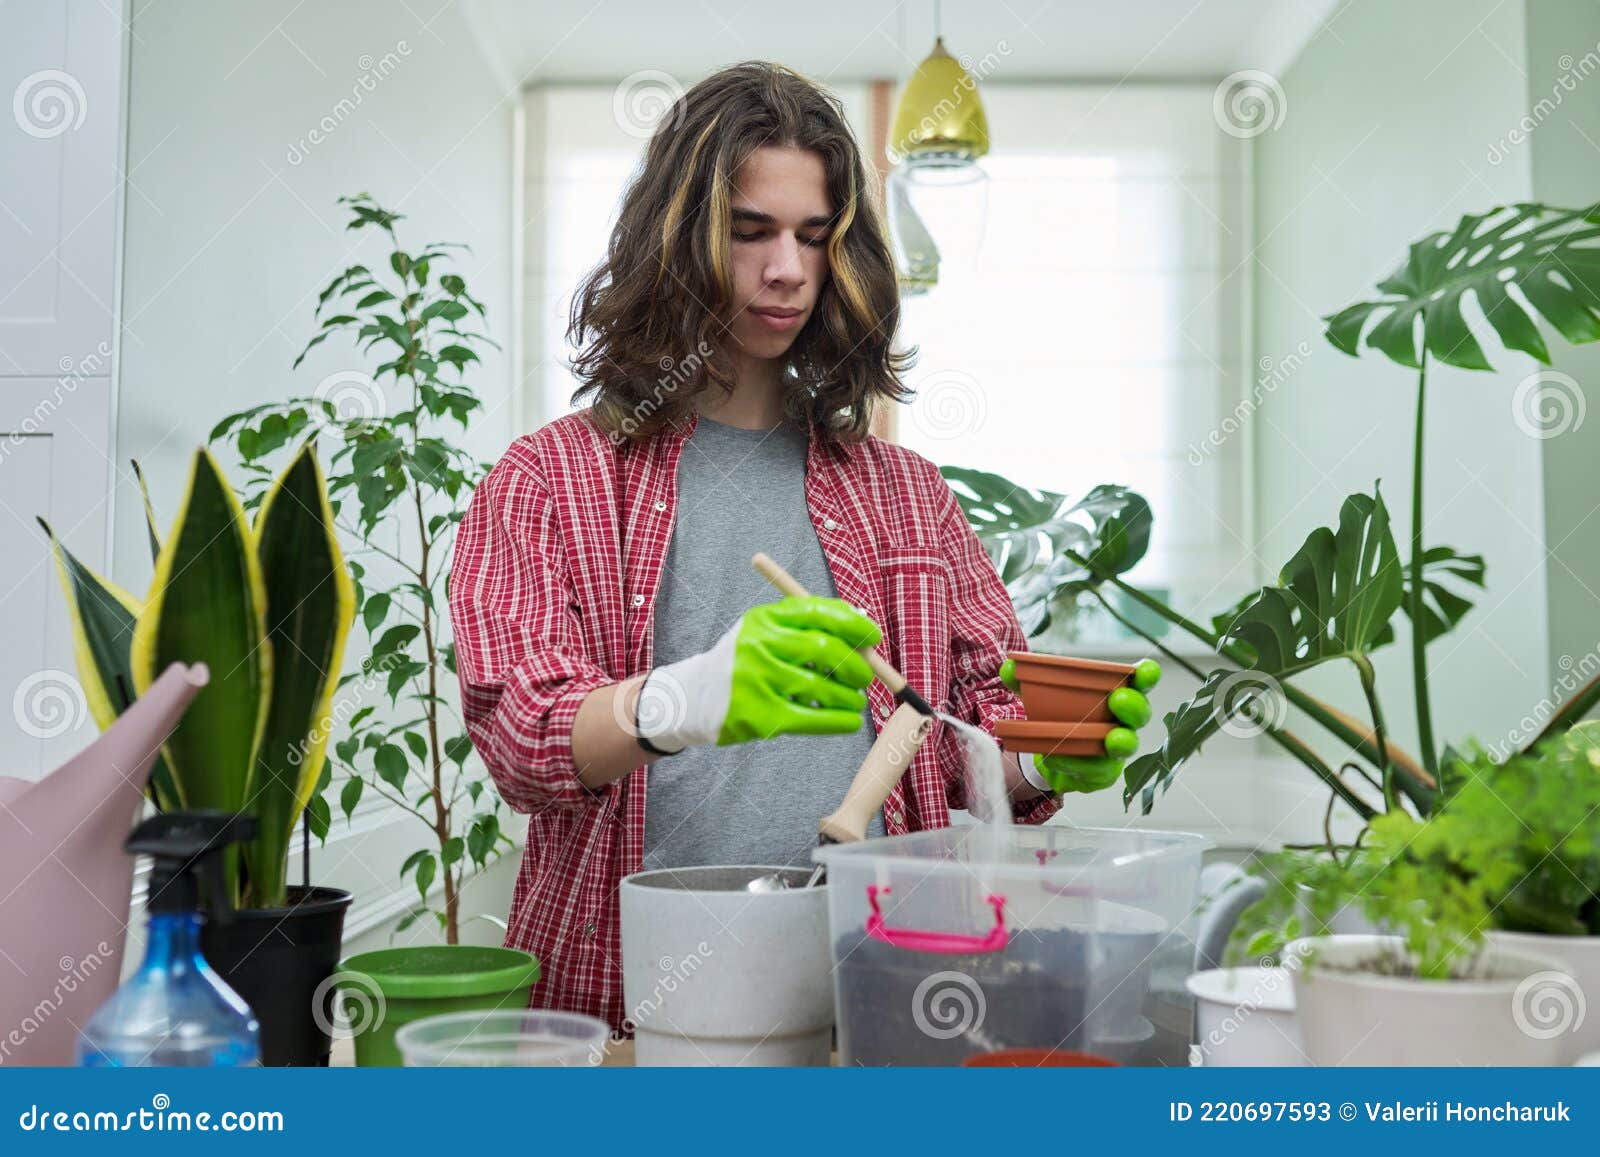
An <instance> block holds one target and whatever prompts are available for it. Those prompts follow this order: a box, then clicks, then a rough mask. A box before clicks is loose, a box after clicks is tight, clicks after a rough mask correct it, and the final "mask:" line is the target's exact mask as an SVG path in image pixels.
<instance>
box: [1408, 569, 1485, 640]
mask: <svg viewBox="0 0 1600 1157" xmlns="http://www.w3.org/2000/svg"><path fill="white" fill-rule="evenodd" d="M1410 574H1411V568H1410V567H1407V568H1406V576H1407V579H1408V581H1409V578H1410ZM1483 576H1484V564H1483V555H1481V554H1457V553H1456V552H1455V549H1454V548H1452V547H1448V546H1430V547H1429V548H1428V549H1427V550H1425V551H1424V552H1423V554H1422V641H1423V642H1424V643H1431V642H1433V640H1435V639H1437V638H1438V637H1439V636H1440V635H1443V634H1445V633H1447V632H1449V631H1451V630H1454V629H1455V625H1456V624H1457V623H1459V622H1460V621H1461V620H1462V619H1463V618H1464V617H1465V616H1466V613H1467V612H1468V611H1470V610H1471V609H1472V606H1473V603H1472V600H1471V599H1469V598H1467V597H1466V596H1465V595H1463V594H1462V593H1460V589H1459V588H1461V587H1465V586H1474V587H1477V588H1478V589H1479V590H1482V589H1483ZM1400 609H1401V610H1403V611H1405V612H1406V614H1407V615H1410V614H1411V605H1410V603H1409V602H1406V603H1402V604H1401V607H1400Z"/></svg>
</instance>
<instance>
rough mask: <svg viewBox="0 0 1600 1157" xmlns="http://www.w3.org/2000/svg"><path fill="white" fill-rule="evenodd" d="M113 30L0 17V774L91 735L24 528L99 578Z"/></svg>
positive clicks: (116, 159) (32, 7) (59, 619)
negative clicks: (61, 546) (46, 529)
mask: <svg viewBox="0 0 1600 1157" xmlns="http://www.w3.org/2000/svg"><path fill="white" fill-rule="evenodd" d="M125 27H126V13H125V12H124V10H123V7H122V5H121V4H120V3H117V2H116V0H112V2H111V3H97V2H96V0H35V2H30V3H28V4H21V5H9V6H7V7H5V8H4V9H3V10H0V97H3V98H4V99H5V104H4V109H3V111H0V536H3V538H0V541H3V542H4V543H5V546H4V548H3V549H0V640H3V642H4V646H3V647H0V774H11V775H24V776H27V775H37V774H38V773H39V771H40V770H42V769H48V768H50V767H52V766H54V765H55V764H56V763H57V762H59V761H60V760H61V759H64V758H65V757H66V756H67V755H69V754H70V753H71V752H73V751H75V750H77V749H78V748H79V747H81V746H83V745H84V744H85V743H87V742H88V741H89V740H90V739H91V738H92V737H93V735H94V734H95V727H94V723H93V721H92V720H90V719H89V718H88V716H87V714H86V712H85V711H84V709H83V699H82V692H81V689H80V688H79V687H78V686H77V682H76V678H75V673H74V670H73V662H72V639H71V634H70V630H69V628H68V619H67V616H66V614H65V608H64V606H63V601H62V597H61V594H60V592H59V590H58V589H57V585H56V576H55V571H54V567H53V565H52V563H51V560H50V555H49V551H48V547H47V543H46V540H45V538H44V535H43V532H42V531H41V530H40V529H39V526H38V524H37V522H36V521H35V517H36V516H43V517H44V518H46V519H48V520H49V521H50V523H51V525H52V526H53V527H54V528H55V530H56V532H57V533H58V534H59V535H60V536H61V538H62V540H63V541H64V542H66V543H67V545H68V546H70V547H71V548H72V550H73V551H74V552H75V553H77V554H78V556H79V557H80V558H82V559H83V560H84V562H85V563H87V564H89V565H90V566H93V567H95V568H96V569H102V568H103V567H104V566H105V563H106V542H107V527H108V518H109V514H110V510H109V506H110V500H111V486H110V479H111V474H112V469H113V467H112V459H113V457H114V448H113V446H112V434H111V431H112V424H111V423H112V409H113V397H114V391H113V382H114V368H115V367H114V357H115V348H116V315H115V303H116V300H117V244H118V221H119V218H120V210H121V197H122V193H121V188H122V185H121V179H120V174H121V156H122V154H121V148H122V146H121V142H122V138H123V129H122V124H123V105H124V59H125V52H124V43H123V37H124V30H125Z"/></svg>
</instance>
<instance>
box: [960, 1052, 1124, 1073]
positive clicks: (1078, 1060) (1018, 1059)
mask: <svg viewBox="0 0 1600 1157" xmlns="http://www.w3.org/2000/svg"><path fill="white" fill-rule="evenodd" d="M961 1067H962V1068H964V1069H1039V1068H1073V1069H1114V1068H1117V1067H1118V1065H1117V1062H1116V1061H1113V1060H1109V1059H1107V1058H1106V1057H1097V1056H1095V1055H1094V1054H1093V1053H1077V1052H1071V1051H1069V1050H1065V1049H1063V1050H1056V1049H998V1050H996V1051H995V1052H992V1053H974V1054H973V1055H972V1056H970V1057H968V1058H967V1059H966V1060H964V1061H962V1062H961Z"/></svg>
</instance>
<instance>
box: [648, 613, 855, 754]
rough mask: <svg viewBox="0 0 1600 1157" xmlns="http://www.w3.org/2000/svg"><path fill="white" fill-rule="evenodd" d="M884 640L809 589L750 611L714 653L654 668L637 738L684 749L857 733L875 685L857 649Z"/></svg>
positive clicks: (665, 748) (671, 748)
mask: <svg viewBox="0 0 1600 1157" xmlns="http://www.w3.org/2000/svg"><path fill="white" fill-rule="evenodd" d="M882 637H883V636H882V632H881V631H879V630H878V627H877V625H876V624H874V623H873V621H872V620H871V619H869V618H867V617H866V616H865V615H863V614H862V613H861V612H860V611H858V610H856V609H855V608H854V607H852V606H851V605H850V604H849V603H847V602H845V601H844V600H843V599H835V598H823V597H820V596H816V595H811V596H807V597H806V598H785V599H779V600H778V601H777V602H773V603H764V604H763V605H761V606H758V607H753V608H751V609H750V610H748V611H746V612H745V613H744V614H743V615H741V616H740V617H739V620H738V622H736V623H734V624H733V626H731V627H729V628H728V630H727V631H726V632H725V633H724V634H723V635H722V637H721V638H720V639H718V640H717V642H716V643H715V644H714V645H713V646H712V647H711V648H710V649H709V650H706V651H702V652H701V653H700V654H698V655H691V656H690V657H689V658H687V659H683V660H681V661H679V662H677V663H671V664H668V665H667V666H664V667H657V668H656V669H655V670H653V671H651V672H650V675H649V677H648V678H646V680H645V682H644V686H643V687H642V688H641V689H640V692H639V708H638V730H639V734H640V735H642V736H644V737H645V738H646V739H648V740H649V741H650V742H651V743H652V744H653V745H655V746H657V747H659V748H662V749H663V750H681V749H683V748H685V747H689V746H693V745H695V744H704V743H715V744H716V745H717V746H719V747H724V746H727V745H729V744H734V743H745V742H748V741H749V740H752V739H770V738H772V737H773V736H777V735H794V734H803V735H844V734H849V733H850V732H853V731H857V730H859V729H860V728H861V725H862V712H864V711H865V710H866V708H867V697H866V695H865V694H863V693H862V692H863V689H864V688H865V687H866V686H867V685H868V684H869V683H871V682H872V668H870V667H868V666H867V661H866V660H865V659H863V658H862V657H861V656H860V655H859V654H857V651H858V650H859V649H860V648H861V647H871V646H875V645H876V644H877V643H878V641H879V640H880V639H881V638H882Z"/></svg>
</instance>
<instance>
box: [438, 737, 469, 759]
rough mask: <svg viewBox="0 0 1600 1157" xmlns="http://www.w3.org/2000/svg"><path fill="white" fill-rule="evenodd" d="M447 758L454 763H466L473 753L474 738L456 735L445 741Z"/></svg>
mask: <svg viewBox="0 0 1600 1157" xmlns="http://www.w3.org/2000/svg"><path fill="white" fill-rule="evenodd" d="M444 754H445V758H447V759H449V760H450V761H451V762H453V763H465V762H466V759H467V756H469V755H471V754H472V740H470V739H468V738H467V737H466V736H465V735H454V736H451V737H450V738H449V739H446V740H445V741H444Z"/></svg>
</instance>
